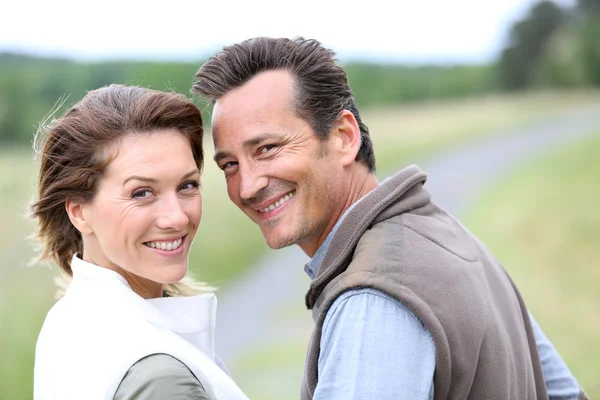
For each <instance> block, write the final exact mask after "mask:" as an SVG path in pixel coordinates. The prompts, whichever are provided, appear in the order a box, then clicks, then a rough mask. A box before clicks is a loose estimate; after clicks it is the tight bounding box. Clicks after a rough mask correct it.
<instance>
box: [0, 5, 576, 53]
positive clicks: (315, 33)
mask: <svg viewBox="0 0 600 400" xmlns="http://www.w3.org/2000/svg"><path fill="white" fill-rule="evenodd" d="M534 1H535V0H487V1H486V0H435V1H432V0H420V1H414V0H413V1H409V0H387V1H386V0H361V1H357V0H346V1H337V0H336V1H328V0H298V1H295V2H285V1H276V0H254V1H242V0H215V1H211V2H207V1H203V0H195V1H192V0H163V1H152V0H146V1H138V0H101V1H94V2H89V1H85V0H83V1H82V0H77V1H76V0H42V1H40V0H38V1H27V0H21V1H19V0H7V2H5V4H3V6H2V14H3V18H2V21H1V23H0V52H2V51H16V52H26V53H29V54H43V55H58V56H67V57H69V58H74V59H78V60H100V59H107V58H108V59H123V58H127V59H131V58H143V59H161V60H165V59H168V60H199V59H201V58H204V57H205V56H207V55H210V54H212V53H214V52H215V51H217V50H218V49H220V48H221V47H222V46H223V45H226V44H229V43H233V42H236V41H240V40H244V39H247V38H249V37H253V36H259V35H265V36H287V37H292V36H298V35H302V36H304V37H310V38H315V39H318V40H319V41H321V42H323V43H324V44H325V45H326V46H328V47H331V48H333V49H334V50H335V51H336V52H337V53H338V54H339V56H340V57H341V58H342V59H351V58H362V59H376V60H389V61H401V62H409V63H420V62H434V63H452V62H468V63H479V62H486V61H490V60H491V59H493V58H494V57H495V56H496V55H497V54H498V51H499V49H500V48H501V47H502V45H503V43H504V41H505V38H506V35H507V30H508V27H509V25H510V23H511V22H513V21H515V20H516V19H518V18H520V17H522V16H523V15H524V13H525V12H526V11H527V9H528V8H529V7H530V5H531V4H532V3H533V2H534ZM557 1H558V0H557ZM568 1H570V0H560V1H559V2H561V3H565V2H568ZM152 4H154V5H152Z"/></svg>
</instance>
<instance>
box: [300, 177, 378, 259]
mask: <svg viewBox="0 0 600 400" xmlns="http://www.w3.org/2000/svg"><path fill="white" fill-rule="evenodd" d="M361 175H363V174H361ZM378 186H379V181H378V180H377V177H376V176H375V174H373V173H370V172H369V173H366V174H364V175H363V176H360V178H359V179H353V180H351V182H350V184H349V186H348V190H347V191H346V193H344V198H345V200H344V201H343V202H342V203H341V207H339V210H338V211H337V212H336V214H335V217H334V218H332V220H331V221H329V223H328V224H327V226H326V228H325V229H324V230H323V231H322V233H321V235H320V236H319V237H318V238H315V239H314V240H311V241H308V242H306V243H298V245H299V246H300V248H301V249H302V251H304V253H305V254H306V255H307V256H309V257H311V258H312V257H313V256H314V255H315V253H316V252H317V250H319V247H321V245H322V244H323V242H324V241H325V239H327V236H328V235H329V233H330V232H331V231H332V230H333V227H334V226H335V225H336V224H337V222H338V221H339V220H340V218H342V216H343V215H344V213H345V212H346V210H348V208H350V207H351V206H352V205H353V204H354V203H356V202H357V201H359V200H360V199H362V198H363V197H365V196H366V195H367V194H369V193H370V192H371V191H372V190H373V189H376V188H377V187H378Z"/></svg>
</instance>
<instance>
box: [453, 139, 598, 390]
mask: <svg viewBox="0 0 600 400" xmlns="http://www.w3.org/2000/svg"><path fill="white" fill-rule="evenodd" d="M599 154H600V132H598V134H596V135H595V136H593V138H592V139H591V140H589V141H586V142H584V143H578V144H576V145H574V146H572V147H569V148H563V149H561V151H560V152H559V153H556V154H552V155H550V156H547V157H544V158H542V159H537V160H531V162H530V164H529V165H526V166H525V167H523V168H519V169H518V170H517V171H515V173H514V174H512V175H511V176H509V177H507V178H506V179H504V180H503V181H502V182H501V183H499V184H495V185H494V186H493V187H491V188H490V190H489V191H488V192H486V193H485V195H483V196H482V198H481V199H480V201H479V202H478V205H477V207H475V208H474V209H473V210H471V212H469V213H468V215H467V216H466V218H464V219H463V221H464V222H465V224H466V225H467V226H468V227H469V228H470V229H471V230H472V231H473V233H475V234H476V235H477V236H479V237H480V238H481V239H482V240H483V241H484V242H485V243H486V244H487V245H488V247H489V248H490V249H491V250H492V252H493V253H494V254H495V255H496V256H497V257H498V258H499V259H500V261H501V262H502V263H503V265H504V266H505V267H506V269H507V270H508V271H509V273H510V274H511V276H512V277H513V278H514V280H515V281H516V283H517V286H518V287H519V289H520V291H521V293H522V294H523V297H524V298H525V301H526V303H527V305H528V307H529V309H530V311H531V312H532V314H533V315H534V317H535V318H536V320H537V321H538V323H539V324H540V326H541V327H542V329H543V330H544V332H545V333H546V335H547V336H548V337H549V339H550V340H551V341H552V342H553V344H554V345H555V347H556V348H557V350H558V351H559V353H560V354H561V356H562V357H563V358H564V360H565V362H566V363H567V365H568V366H569V368H570V369H571V371H572V372H573V374H574V375H575V377H576V378H577V379H578V380H579V383H580V384H581V385H582V386H583V387H584V389H585V390H586V391H587V393H588V395H589V396H590V397H591V398H600V380H598V371H600V346H599V345H598V339H599V338H600V313H599V311H598V306H600V291H598V286H599V285H600V268H598V266H600V253H598V248H599V247H600V207H599V206H598V201H599V199H600V183H599V182H600V181H599V179H600V156H599Z"/></svg>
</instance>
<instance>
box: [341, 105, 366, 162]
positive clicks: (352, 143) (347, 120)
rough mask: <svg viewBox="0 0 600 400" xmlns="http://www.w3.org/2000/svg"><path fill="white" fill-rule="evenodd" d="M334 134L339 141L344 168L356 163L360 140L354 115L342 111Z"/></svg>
mask: <svg viewBox="0 0 600 400" xmlns="http://www.w3.org/2000/svg"><path fill="white" fill-rule="evenodd" d="M335 134H336V135H337V136H338V138H339V139H340V147H339V151H340V153H341V156H342V162H343V165H344V166H348V165H351V164H352V163H353V162H355V161H356V155H357V154H358V151H359V150H360V144H361V138H360V128H359V127H358V122H357V121H356V118H355V117H354V114H352V112H350V111H348V110H343V111H342V112H341V113H340V115H339V117H338V120H337V125H336V129H335Z"/></svg>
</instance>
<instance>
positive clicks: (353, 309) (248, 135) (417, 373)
mask: <svg viewBox="0 0 600 400" xmlns="http://www.w3.org/2000/svg"><path fill="white" fill-rule="evenodd" d="M192 92H194V93H195V94H197V95H199V96H201V97H204V98H206V99H208V100H209V101H211V102H213V103H214V111H213V117H212V133H213V140H214V146H215V161H216V163H217V165H218V166H219V168H221V169H222V170H223V171H224V174H225V178H226V181H227V191H228V195H229V197H230V199H231V200H232V201H233V202H234V203H235V204H236V205H237V206H238V207H239V208H240V209H241V210H242V211H243V212H244V213H246V214H247V215H248V216H249V217H250V218H251V219H252V220H253V221H254V222H255V223H256V224H257V225H258V226H259V227H260V229H261V231H262V233H263V236H264V238H265V240H266V242H267V244H268V245H269V246H270V247H271V248H274V249H279V248H282V247H285V246H289V245H292V244H297V245H298V246H300V247H301V248H302V250H303V251H304V252H305V253H306V254H307V255H308V256H309V257H311V261H310V263H308V264H307V266H306V267H305V269H306V272H307V274H308V275H309V276H310V277H311V279H312V282H311V285H310V289H309V291H308V293H307V295H306V304H307V306H308V308H309V309H312V312H313V318H314V320H315V330H314V332H313V335H312V338H311V342H310V344H309V349H308V354H307V360H306V367H305V376H304V382H303V385H302V399H410V400H419V399H424V400H425V399H436V400H437V399H502V400H505V399H514V400H523V399H538V400H541V399H548V398H551V399H559V398H560V399H578V398H580V399H585V398H586V397H585V395H584V394H583V392H582V391H581V390H580V389H579V385H578V384H577V381H576V380H575V379H574V378H573V376H572V375H571V373H570V372H569V370H568V368H567V367H566V366H565V364H564V363H563V361H562V360H561V358H560V356H559V355H558V354H557V353H556V351H555V350H554V348H553V347H552V345H551V344H550V343H549V341H548V340H547V339H546V338H545V336H544V335H543V333H542V332H541V330H540V329H539V327H538V326H537V324H536V323H535V321H534V320H533V319H532V318H531V317H530V315H529V314H528V311H527V308H526V306H525V304H524V303H523V300H522V298H521V296H520V294H519V292H518V290H517V289H516V287H515V286H514V284H513V283H512V281H511V280H510V278H509V277H508V275H507V274H506V272H505V270H504V269H503V268H502V266H501V265H500V263H499V262H498V261H496V260H495V259H494V257H493V256H492V255H491V254H490V252H489V251H488V250H487V249H486V248H485V246H484V245H483V244H482V243H481V242H479V241H478V240H477V239H476V238H475V237H473V236H472V235H471V234H470V233H469V232H468V231H467V230H466V229H465V228H464V227H463V226H462V225H461V224H460V223H459V222H458V221H456V220H455V219H454V218H453V217H452V216H450V215H448V214H447V213H446V212H445V211H444V210H442V209H441V208H440V207H438V206H437V205H436V204H435V203H434V202H432V201H431V198H430V194H429V193H428V192H427V190H426V189H425V188H424V187H423V185H424V183H425V181H426V175H425V173H424V172H422V171H420V170H419V169H418V168H417V167H414V166H412V167H409V168H406V169H404V170H402V171H400V172H399V173H398V174H396V175H394V176H392V177H390V178H389V179H387V180H386V181H384V182H382V183H381V184H380V183H379V182H378V180H377V178H376V177H375V174H374V171H375V156H374V152H373V145H372V142H371V139H370V136H369V131H368V129H367V127H366V126H365V125H364V124H363V123H362V122H361V119H360V115H359V112H358V110H357V108H356V106H355V104H354V95H353V93H352V91H351V89H350V87H349V85H348V81H347V78H346V74H345V72H344V70H343V69H342V68H341V67H340V66H338V65H337V64H336V60H335V54H334V53H333V52H332V51H331V50H328V49H325V48H323V47H322V45H321V44H320V43H319V42H317V41H315V40H305V39H303V38H297V39H293V40H290V39H269V38H254V39H250V40H247V41H244V42H241V43H238V44H235V45H232V46H229V47H226V48H224V49H223V51H221V52H220V53H218V54H217V55H216V56H214V57H212V58H211V59H210V60H208V61H207V62H206V63H205V64H204V65H203V66H202V67H201V68H200V69H199V70H198V72H197V74H196V81H195V83H194V85H193V88H192Z"/></svg>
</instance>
